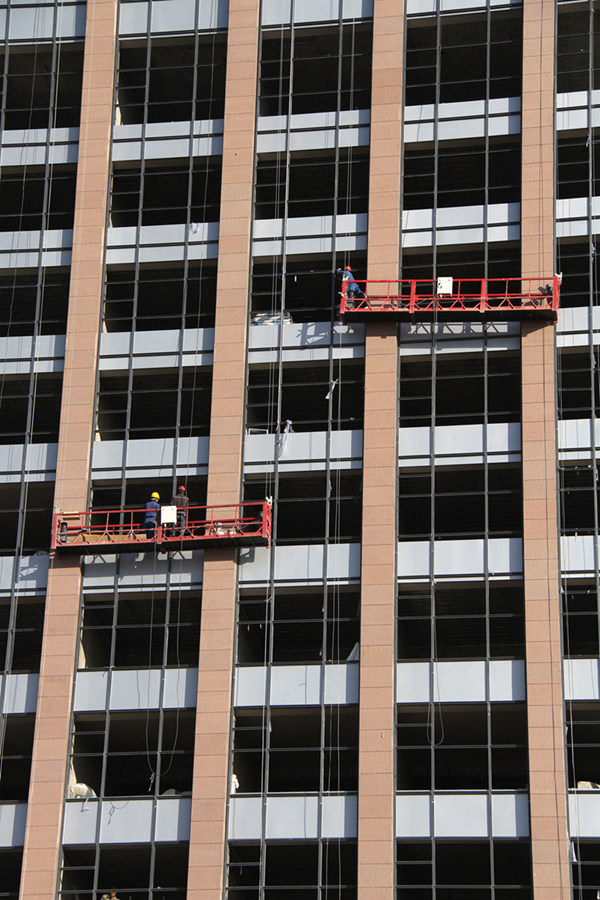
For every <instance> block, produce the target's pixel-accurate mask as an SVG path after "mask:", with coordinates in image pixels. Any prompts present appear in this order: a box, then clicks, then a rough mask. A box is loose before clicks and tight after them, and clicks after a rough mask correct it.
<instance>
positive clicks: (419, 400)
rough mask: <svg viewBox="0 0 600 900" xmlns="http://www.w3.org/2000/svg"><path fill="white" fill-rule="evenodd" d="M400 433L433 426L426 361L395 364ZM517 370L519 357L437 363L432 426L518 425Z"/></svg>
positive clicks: (493, 355)
mask: <svg viewBox="0 0 600 900" xmlns="http://www.w3.org/2000/svg"><path fill="white" fill-rule="evenodd" d="M400 372H401V382H400V427H401V428H402V427H415V426H421V427H422V426H425V427H430V426H431V424H432V413H433V399H434V398H433V396H432V391H433V372H432V362H431V359H430V358H427V359H418V358H414V357H402V358H401V360H400ZM520 413H521V370H520V362H519V358H518V356H512V355H509V354H505V353H499V352H495V351H494V352H490V353H487V355H486V358H485V359H484V358H483V355H482V354H478V355H477V356H476V357H471V358H469V357H461V358H460V359H455V358H445V359H444V358H443V357H438V358H437V359H436V367H435V422H434V423H433V424H435V425H483V424H484V423H485V422H486V421H487V422H488V423H492V422H518V421H519V418H520Z"/></svg>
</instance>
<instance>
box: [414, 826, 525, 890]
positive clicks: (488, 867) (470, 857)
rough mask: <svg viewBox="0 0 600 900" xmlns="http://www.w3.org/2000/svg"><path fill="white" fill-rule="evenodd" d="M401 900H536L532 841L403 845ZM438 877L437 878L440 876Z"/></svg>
mask: <svg viewBox="0 0 600 900" xmlns="http://www.w3.org/2000/svg"><path fill="white" fill-rule="evenodd" d="M396 846H397V854H396V860H397V862H396V873H397V875H396V883H397V885H398V890H397V892H396V900H433V890H434V889H435V891H436V893H435V896H436V897H441V898H443V900H454V898H458V897H461V898H463V897H465V898H466V897H469V898H473V900H491V897H492V892H491V891H492V887H495V888H496V891H495V893H494V896H497V897H500V896H501V897H506V898H510V900H529V898H530V897H531V850H530V844H529V841H515V840H492V841H477V840H468V839H465V840H463V841H443V840H436V841H427V842H422V841H397V845H396ZM434 872H435V874H434Z"/></svg>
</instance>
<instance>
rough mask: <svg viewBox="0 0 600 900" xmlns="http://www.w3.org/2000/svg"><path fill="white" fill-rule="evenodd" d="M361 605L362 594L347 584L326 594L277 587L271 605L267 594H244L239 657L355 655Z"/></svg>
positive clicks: (337, 658) (277, 659)
mask: <svg viewBox="0 0 600 900" xmlns="http://www.w3.org/2000/svg"><path fill="white" fill-rule="evenodd" d="M270 609H272V615H271V613H270ZM359 609H360V595H359V594H358V593H356V592H354V591H348V590H344V589H335V590H329V591H328V593H327V597H326V598H325V597H324V596H323V592H322V591H319V592H309V591H308V590H300V589H298V591H296V592H293V593H292V592H289V593H288V592H283V591H277V592H276V594H275V598H274V601H273V604H272V605H271V606H269V604H267V602H266V601H265V598H264V596H255V595H253V594H243V595H242V596H241V597H240V602H239V610H238V630H237V661H238V663H239V664H242V665H247V664H251V663H258V664H262V665H265V664H266V663H267V662H269V661H271V662H273V663H275V664H285V663H302V664H310V663H320V662H323V661H324V662H328V663H339V662H345V661H346V660H347V659H348V658H349V657H350V656H354V654H353V651H355V648H356V646H357V644H358V642H359V639H360V619H359ZM271 628H272V633H273V646H272V651H271V637H270V636H271Z"/></svg>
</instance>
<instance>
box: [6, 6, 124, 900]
mask: <svg viewBox="0 0 600 900" xmlns="http://www.w3.org/2000/svg"><path fill="white" fill-rule="evenodd" d="M117 6H118V3H117V0H88V4H87V24H86V34H85V55H84V67H83V92H82V100H81V127H80V135H79V157H78V163H77V190H76V198H75V223H74V231H73V255H72V263H71V284H70V293H69V312H68V318H67V341H66V349H65V367H64V379H63V393H62V406H61V419H60V431H59V441H58V462H57V469H56V488H55V495H54V503H55V506H56V507H60V508H62V509H84V508H85V505H86V502H87V486H88V475H89V468H90V451H91V440H92V426H93V420H94V391H95V383H96V363H97V346H98V328H99V321H100V304H101V299H102V272H103V263H104V240H105V222H106V204H107V196H108V178H109V152H110V138H111V124H112V107H113V82H114V64H115V57H114V54H115V39H116V30H117ZM48 540H50V536H49V535H48ZM80 588H81V568H80V560H79V558H78V557H71V558H66V559H55V560H54V561H53V563H52V566H51V569H50V574H49V578H48V589H47V594H46V610H45V617H44V638H43V643H42V658H41V667H40V682H39V693H38V702H37V711H36V721H35V733H34V743H33V760H32V766H31V779H30V786H29V803H28V807H27V824H26V829H25V846H24V851H23V868H22V874H21V893H20V896H21V898H22V900H34V898H40V900H42V898H43V900H48V898H49V897H54V892H55V890H56V884H57V877H58V865H59V851H60V844H61V831H62V814H63V806H64V796H65V778H66V763H67V759H68V755H69V730H70V720H71V696H72V689H73V673H74V668H75V660H76V647H77V623H78V611H79V595H80Z"/></svg>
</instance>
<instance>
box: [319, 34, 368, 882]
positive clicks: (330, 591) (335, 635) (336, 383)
mask: <svg viewBox="0 0 600 900" xmlns="http://www.w3.org/2000/svg"><path fill="white" fill-rule="evenodd" d="M344 32H345V29H344V22H343V19H342V20H341V23H340V44H339V51H340V52H339V62H338V91H337V110H336V112H337V115H336V122H337V130H336V142H335V146H336V158H335V187H334V204H335V206H334V211H333V226H334V227H333V236H332V242H333V259H334V267H335V265H336V257H337V246H336V244H337V217H338V207H339V168H340V153H339V150H340V132H341V112H342V88H343V66H344V37H345V33H344ZM355 56H356V20H355V19H354V18H352V22H351V31H350V51H349V60H350V61H349V68H350V83H349V92H348V107H349V109H350V110H352V109H353V108H354V89H355V85H354V66H355ZM352 161H353V159H352V145H351V143H350V147H349V149H348V157H347V172H346V198H345V199H346V204H345V213H346V214H348V213H349V212H350V204H351V199H352V188H353V169H352ZM365 274H366V273H365ZM334 308H335V307H332V317H333V313H334ZM330 327H331V341H330V349H329V405H328V417H327V422H328V425H327V427H328V441H327V444H328V454H327V473H326V477H327V485H328V486H330V485H331V449H332V447H331V444H332V428H331V424H332V412H333V409H334V408H335V410H336V434H337V437H338V439H339V435H340V432H341V426H342V390H343V379H342V374H343V367H342V353H341V348H342V331H341V328H340V329H338V331H337V334H338V343H339V346H338V354H337V355H338V359H337V373H336V372H335V358H334V352H333V351H334V347H335V338H334V334H335V327H334V321H333V318H332V320H331V326H330ZM334 374H337V378H334V377H333V376H334ZM338 463H339V460H338ZM334 483H335V507H334V509H335V512H334V523H333V524H334V528H333V543H334V544H335V546H339V543H340V539H341V520H342V516H341V504H342V500H341V485H342V476H341V467H340V465H339V464H338V466H337V467H336V468H335V469H334ZM330 509H331V498H330V497H329V496H328V501H327V511H328V518H329V515H330ZM330 531H331V527H330V523H329V522H328V526H327V534H326V546H327V547H328V546H329V543H330V536H329V535H330ZM325 564H326V570H325V575H326V578H325V601H326V605H325V613H326V622H327V620H328V619H329V625H328V626H326V627H328V628H331V632H332V634H331V638H329V635H328V634H327V640H328V641H329V640H331V659H332V662H334V661H337V664H339V657H340V649H341V638H340V628H341V623H340V615H341V599H340V586H339V579H335V580H334V581H333V584H332V585H331V588H330V587H329V572H328V554H326V559H325ZM330 603H331V607H330V608H329V604H330ZM324 649H325V650H326V649H327V645H326V646H325V647H324ZM324 683H325V681H324ZM345 705H346V704H344V706H345ZM341 709H342V703H341V701H340V700H339V698H338V700H337V703H336V704H335V717H334V716H332V715H331V712H330V716H329V721H330V733H329V745H330V747H331V746H332V743H333V742H334V740H335V747H336V751H335V753H336V756H335V759H336V764H337V769H336V775H337V784H336V785H335V787H336V790H337V792H340V791H341V784H342V762H341V761H342V756H341V746H340V743H341ZM334 718H335V722H333V721H332V720H333V719H334ZM330 752H331V751H330ZM328 789H329V790H331V763H330V766H329V785H328ZM325 846H326V847H327V849H328V848H329V839H328V838H326V839H325ZM336 847H337V863H338V869H337V871H338V897H339V898H341V897H342V881H343V879H342V845H341V839H340V838H338V839H337V841H336ZM328 866H329V853H327V856H326V871H325V876H326V877H325V887H326V889H327V890H328V887H329V878H328V871H329V869H328Z"/></svg>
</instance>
